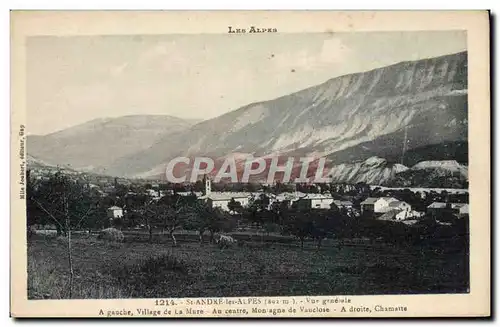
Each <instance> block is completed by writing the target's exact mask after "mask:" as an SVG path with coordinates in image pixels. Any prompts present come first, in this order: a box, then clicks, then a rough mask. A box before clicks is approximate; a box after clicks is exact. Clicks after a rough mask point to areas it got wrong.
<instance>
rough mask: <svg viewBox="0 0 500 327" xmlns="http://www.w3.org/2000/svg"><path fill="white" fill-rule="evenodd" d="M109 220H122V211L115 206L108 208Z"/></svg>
mask: <svg viewBox="0 0 500 327" xmlns="http://www.w3.org/2000/svg"><path fill="white" fill-rule="evenodd" d="M107 212H108V218H109V219H117V218H123V209H122V208H120V207H117V206H112V207H109V208H108V210H107Z"/></svg>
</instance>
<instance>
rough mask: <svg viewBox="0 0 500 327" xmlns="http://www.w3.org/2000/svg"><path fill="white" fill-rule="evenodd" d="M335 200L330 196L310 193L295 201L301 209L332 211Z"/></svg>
mask: <svg viewBox="0 0 500 327" xmlns="http://www.w3.org/2000/svg"><path fill="white" fill-rule="evenodd" d="M333 201H334V200H333V198H332V197H331V196H328V195H323V194H317V193H310V194H306V195H305V196H303V197H301V198H299V199H298V200H296V201H295V204H296V206H297V208H299V209H330V208H331V205H332V203H333Z"/></svg>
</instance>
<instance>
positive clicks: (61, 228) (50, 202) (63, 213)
mask: <svg viewBox="0 0 500 327" xmlns="http://www.w3.org/2000/svg"><path fill="white" fill-rule="evenodd" d="M28 182H29V181H28ZM28 199H29V201H31V202H32V204H34V205H35V206H36V207H37V208H38V209H39V210H41V211H42V212H44V213H45V214H46V217H47V218H48V219H49V220H50V221H52V222H53V223H54V224H55V226H56V229H57V234H58V236H60V235H61V234H63V235H65V236H66V237H67V254H68V265H69V285H68V288H69V289H68V293H69V298H72V296H73V278H74V271H73V256H72V242H71V237H72V235H71V234H72V233H71V232H72V230H75V229H79V228H80V227H81V224H82V222H83V221H84V220H85V219H86V218H88V217H89V215H90V214H92V213H93V212H95V211H96V209H97V207H98V205H97V203H98V201H96V200H95V199H93V198H92V197H91V196H90V195H89V194H88V193H86V192H85V189H84V187H83V186H82V185H80V184H79V183H77V182H74V181H71V180H70V179H69V178H68V177H67V176H64V175H63V174H61V173H60V172H58V173H56V174H55V175H54V176H52V178H50V179H49V180H48V181H47V182H46V183H43V184H42V185H40V187H39V188H38V189H37V191H36V192H35V191H34V190H33V191H32V192H30V194H28Z"/></svg>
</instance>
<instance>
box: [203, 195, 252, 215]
mask: <svg viewBox="0 0 500 327" xmlns="http://www.w3.org/2000/svg"><path fill="white" fill-rule="evenodd" d="M205 199H206V201H207V203H208V204H209V205H210V206H211V207H212V208H221V209H222V210H224V211H230V210H229V207H228V205H229V202H231V199H234V201H237V202H239V203H240V204H241V206H243V207H244V206H247V205H248V203H249V195H247V194H239V193H231V192H214V193H212V194H210V195H208V196H206V197H205Z"/></svg>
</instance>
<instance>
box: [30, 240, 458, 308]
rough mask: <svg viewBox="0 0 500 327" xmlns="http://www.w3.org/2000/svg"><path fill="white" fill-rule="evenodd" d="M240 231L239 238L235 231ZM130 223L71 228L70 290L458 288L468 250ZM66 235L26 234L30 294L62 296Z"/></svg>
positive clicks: (221, 292)
mask: <svg viewBox="0 0 500 327" xmlns="http://www.w3.org/2000/svg"><path fill="white" fill-rule="evenodd" d="M240 237H243V236H241V235H240ZM177 239H178V241H179V244H178V246H177V247H172V246H171V243H170V240H169V239H168V237H167V236H163V235H155V236H154V238H153V242H152V243H148V241H147V235H146V234H144V233H133V232H129V233H126V234H125V240H124V242H122V243H116V242H108V241H101V240H98V239H97V238H96V237H95V235H79V236H75V237H74V239H73V241H72V248H73V251H72V253H73V269H74V281H73V295H72V297H73V298H94V299H99V298H102V299H104V298H158V297H163V298H165V297H231V296H291V295H295V296H301V295H358V294H359V295H361V294H422V293H426V294H428V293H462V292H467V291H468V255H467V254H466V253H464V252H463V251H461V250H459V249H455V250H454V249H447V250H443V249H442V248H443V247H439V246H436V245H432V246H429V245H427V246H425V245H422V246H397V245H393V244H385V243H382V242H373V241H371V242H368V241H366V242H365V241H357V242H354V241H348V242H343V243H342V244H340V243H339V242H337V241H335V240H328V241H326V242H325V243H324V246H323V247H322V248H321V249H319V250H318V249H317V248H316V247H315V246H314V244H313V243H312V242H306V243H305V246H304V248H303V249H301V248H300V246H299V244H298V242H297V241H296V240H293V239H292V238H283V239H282V240H281V241H280V240H278V237H273V236H272V235H269V236H267V235H266V236H263V235H261V236H252V237H248V236H247V237H246V239H247V242H246V243H245V245H244V246H242V247H240V246H236V245H235V246H233V247H231V248H229V249H223V250H221V249H219V248H218V247H217V246H216V245H213V244H208V243H203V244H200V243H199V242H197V241H196V236H195V235H189V234H186V235H179V236H177ZM65 242H66V241H65V239H64V238H57V237H55V236H52V235H35V236H33V237H32V238H31V239H30V240H29V242H28V298H29V299H64V298H68V296H69V288H68V283H69V263H68V259H67V250H66V244H65Z"/></svg>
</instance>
